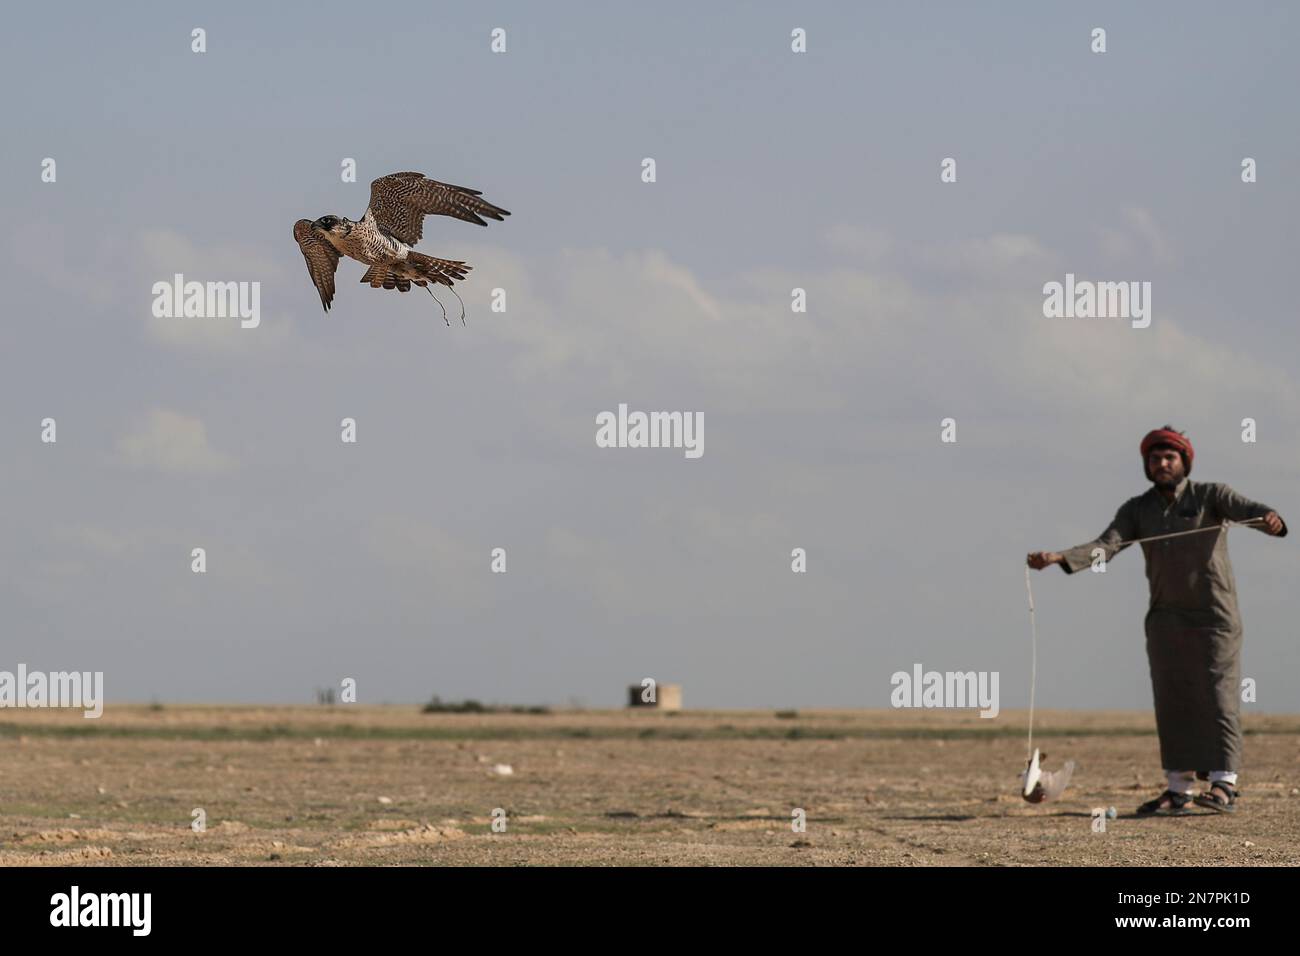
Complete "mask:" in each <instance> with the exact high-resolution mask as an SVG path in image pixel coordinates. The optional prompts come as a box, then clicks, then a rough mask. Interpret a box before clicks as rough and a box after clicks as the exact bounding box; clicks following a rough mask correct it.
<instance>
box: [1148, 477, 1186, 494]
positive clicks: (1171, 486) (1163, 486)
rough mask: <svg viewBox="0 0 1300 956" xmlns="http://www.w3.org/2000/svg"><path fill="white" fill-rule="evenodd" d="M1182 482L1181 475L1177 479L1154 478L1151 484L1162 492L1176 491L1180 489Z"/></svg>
mask: <svg viewBox="0 0 1300 956" xmlns="http://www.w3.org/2000/svg"><path fill="white" fill-rule="evenodd" d="M1182 480H1183V479H1182V476H1181V475H1180V476H1179V477H1177V478H1152V479H1151V482H1152V483H1153V484H1154V485H1155V486H1156V487H1157V488H1159V489H1160V490H1161V491H1175V490H1177V488H1178V483H1179V482H1180V481H1182Z"/></svg>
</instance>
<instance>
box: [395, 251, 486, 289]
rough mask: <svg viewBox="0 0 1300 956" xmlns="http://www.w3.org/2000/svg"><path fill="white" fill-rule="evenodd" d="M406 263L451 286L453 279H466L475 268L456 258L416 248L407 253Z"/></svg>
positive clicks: (434, 279)
mask: <svg viewBox="0 0 1300 956" xmlns="http://www.w3.org/2000/svg"><path fill="white" fill-rule="evenodd" d="M406 264H407V265H408V266H410V267H411V268H412V270H414V271H415V272H418V273H419V274H420V275H422V276H423V277H424V278H426V279H431V280H432V281H434V282H437V283H438V284H439V285H445V286H449V287H450V286H451V284H452V281H453V280H460V279H464V278H465V276H466V275H468V274H469V271H470V269H471V268H473V267H472V266H467V265H465V263H463V262H459V261H457V260H455V259H439V258H437V257H435V256H426V255H425V254H424V253H422V252H416V251H414V250H411V251H410V252H408V253H407V254H406Z"/></svg>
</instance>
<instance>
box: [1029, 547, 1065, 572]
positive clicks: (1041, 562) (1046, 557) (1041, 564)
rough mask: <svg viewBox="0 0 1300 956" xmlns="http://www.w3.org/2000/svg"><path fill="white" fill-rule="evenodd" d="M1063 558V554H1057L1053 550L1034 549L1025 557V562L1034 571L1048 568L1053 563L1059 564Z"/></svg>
mask: <svg viewBox="0 0 1300 956" xmlns="http://www.w3.org/2000/svg"><path fill="white" fill-rule="evenodd" d="M1064 560H1065V555H1063V554H1058V553H1057V552H1055V551H1034V552H1032V553H1030V555H1029V557H1028V558H1027V559H1026V563H1027V564H1028V565H1029V566H1030V567H1031V568H1033V569H1034V570H1035V571H1041V570H1043V568H1050V567H1051V566H1052V565H1054V564H1060V563H1061V562H1062V561H1064Z"/></svg>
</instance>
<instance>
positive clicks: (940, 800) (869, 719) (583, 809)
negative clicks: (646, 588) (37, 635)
mask: <svg viewBox="0 0 1300 956" xmlns="http://www.w3.org/2000/svg"><path fill="white" fill-rule="evenodd" d="M994 723H996V726H991V725H992V724H994ZM1024 726H1025V721H1024V715H1023V714H1015V713H1010V712H1004V713H1003V714H1002V715H1001V717H1000V718H999V719H998V720H997V721H996V722H993V721H982V720H981V719H980V718H979V717H978V716H977V715H976V714H974V713H973V712H952V711H943V712H940V711H929V712H922V711H906V710H900V711H810V712H800V713H799V714H798V715H797V716H793V717H791V716H788V715H787V716H783V717H778V716H777V715H776V714H774V713H772V712H770V711H767V712H700V711H688V712H685V713H681V714H662V713H654V712H613V711H609V712H606V711H576V712H560V713H554V714H549V715H535V716H529V715H465V714H422V713H420V712H419V709H418V708H415V707H402V708H398V707H357V706H343V705H340V706H336V707H332V708H329V707H314V708H306V707H302V708H292V707H277V708H266V707H206V706H203V707H198V706H170V705H168V706H164V707H157V706H154V707H148V706H139V707H117V708H113V709H111V710H109V711H106V712H105V714H104V716H103V717H102V718H100V719H99V720H86V719H84V718H82V717H81V715H80V713H79V712H60V711H48V710H43V711H27V710H5V711H4V712H0V865H41V864H85V865H97V864H103V865H135V864H139V865H150V864H194V865H205V864H240V865H244V864H247V865H272V866H278V865H306V866H346V865H357V864H364V865H373V864H400V865H428V864H450V865H463V864H477V865H518V864H528V865H554V864H561V865H574V864H582V865H662V864H678V865H697V864H705V865H731V864H740V865H769V864H777V865H811V864H817V865H859V866H862V865H868V866H870V865H886V866H936V865H937V866H943V865H954V864H956V865H989V866H1005V865H1010V866H1033V865H1038V864H1060V865H1071V866H1110V865H1117V864H1138V865H1142V864H1152V865H1164V866H1170V865H1178V866H1200V865H1206V864H1210V865H1223V864H1228V865H1236V866H1241V865H1279V864H1281V865H1294V864H1297V863H1300V789H1297V788H1300V717H1289V716H1253V717H1248V718H1247V719H1246V733H1247V738H1246V757H1247V761H1248V769H1247V772H1245V773H1244V774H1243V775H1242V779H1241V786H1242V788H1243V793H1244V796H1243V798H1242V801H1241V803H1240V804H1239V812H1238V813H1236V814H1235V815H1231V816H1229V815H1220V814H1214V813H1212V812H1210V811H1200V810H1198V811H1197V812H1196V814H1195V815H1193V816H1188V817H1181V818H1163V819H1137V818H1135V817H1134V816H1133V809H1134V808H1135V807H1136V806H1137V804H1138V803H1140V802H1142V801H1143V800H1145V799H1147V798H1148V797H1151V796H1154V795H1155V794H1156V793H1158V792H1159V791H1160V790H1161V789H1163V784H1164V779H1163V776H1162V775H1161V773H1160V771H1159V767H1158V751H1157V748H1156V739H1155V735H1154V725H1153V721H1152V717H1151V715H1150V714H1139V713H1114V712H1110V713H1097V712H1092V713H1084V712H1051V711H1047V712H1039V714H1038V715H1037V718H1036V721H1035V728H1036V729H1035V740H1036V742H1037V743H1038V744H1039V745H1040V746H1041V747H1042V748H1043V749H1044V750H1046V751H1047V753H1048V757H1047V759H1046V760H1045V761H1044V764H1045V766H1047V767H1048V768H1050V769H1055V768H1056V767H1059V766H1060V764H1061V763H1062V762H1063V761H1065V760H1067V759H1072V760H1074V761H1076V763H1077V764H1078V770H1077V771H1076V773H1075V777H1074V783H1073V784H1072V786H1071V787H1070V789H1069V790H1068V791H1067V792H1066V794H1065V796H1064V797H1063V798H1062V799H1061V801H1059V802H1057V803H1049V804H1043V805H1040V806H1030V805H1028V804H1026V803H1024V802H1023V801H1021V799H1020V798H1019V796H1018V780H1017V775H1018V773H1019V772H1020V770H1021V769H1022V767H1023V763H1024V758H1025V739H1024V736H1023V733H1024V731H1023V728H1024ZM501 764H506V765H509V766H510V767H511V768H512V769H513V773H511V774H509V775H505V774H502V773H499V772H497V770H496V769H495V768H496V767H497V765H501ZM1109 806H1114V807H1115V808H1116V809H1117V811H1118V813H1119V817H1118V819H1116V820H1113V821H1111V822H1110V823H1109V824H1108V826H1107V830H1106V832H1105V833H1094V832H1093V830H1092V826H1091V819H1090V810H1091V808H1093V807H1109ZM195 808H202V809H203V811H204V812H205V814H206V824H207V825H206V829H205V830H204V832H201V833H198V832H194V831H193V830H192V828H191V821H192V819H193V817H192V811H193V810H194V809H195ZM497 808H500V809H501V810H504V811H505V819H506V831H505V832H504V833H494V832H493V830H492V817H493V811H494V810H495V809H497ZM795 808H802V809H803V810H804V811H805V812H806V817H807V830H806V832H804V833H796V832H794V831H793V830H792V827H791V814H792V812H793V810H794V809H795Z"/></svg>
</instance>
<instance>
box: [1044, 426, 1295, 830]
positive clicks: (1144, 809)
mask: <svg viewBox="0 0 1300 956" xmlns="http://www.w3.org/2000/svg"><path fill="white" fill-rule="evenodd" d="M1141 448H1142V466H1143V468H1144V469H1145V471H1146V476H1147V479H1148V480H1150V482H1151V484H1152V487H1151V488H1150V489H1149V490H1148V491H1147V492H1146V493H1145V494H1142V495H1138V496H1137V497H1136V498H1130V499H1129V500H1128V501H1126V502H1124V504H1123V505H1121V506H1120V509H1119V511H1118V512H1116V514H1115V520H1114V521H1112V522H1111V523H1110V527H1108V528H1107V529H1106V530H1105V531H1103V532H1102V533H1101V536H1100V537H1099V538H1097V539H1096V540H1095V541H1089V542H1088V543H1087V544H1081V545H1079V546H1078V547H1075V548H1070V549H1069V550H1068V551H1064V552H1061V553H1059V554H1058V553H1057V552H1054V551H1035V552H1033V553H1032V554H1030V555H1029V558H1028V563H1029V566H1030V567H1031V568H1036V569H1042V568H1046V567H1049V566H1050V565H1053V564H1059V565H1060V566H1061V568H1062V570H1064V571H1065V573H1066V574H1073V573H1074V572H1075V571H1079V570H1082V569H1083V568H1087V567H1090V566H1091V565H1092V564H1093V562H1094V560H1097V561H1109V560H1110V559H1111V558H1112V557H1113V556H1114V555H1115V554H1117V553H1118V552H1120V551H1123V550H1124V548H1126V547H1128V544H1127V543H1125V542H1131V541H1133V540H1134V539H1136V538H1147V537H1152V536H1154V535H1161V534H1171V533H1173V532H1177V531H1190V530H1193V529H1196V528H1212V527H1214V526H1215V525H1219V524H1221V523H1222V522H1223V521H1225V520H1228V521H1246V520H1248V519H1251V518H1256V519H1259V520H1258V521H1257V522H1256V523H1255V525H1254V526H1255V527H1257V528H1259V529H1260V530H1262V531H1265V532H1267V533H1268V534H1271V535H1276V536H1277V537H1284V536H1285V535H1286V533H1287V527H1286V524H1285V522H1283V521H1282V519H1281V518H1279V517H1278V514H1277V512H1276V511H1274V510H1273V509H1272V508H1270V507H1268V506H1267V505H1261V504H1259V503H1258V502H1254V501H1250V500H1249V499H1247V498H1243V497H1242V496H1241V495H1239V494H1237V493H1236V492H1235V491H1233V490H1232V489H1231V488H1229V487H1228V486H1227V485H1224V484H1218V483H1215V482H1200V481H1197V482H1193V481H1190V480H1189V479H1188V477H1187V476H1188V475H1189V474H1190V473H1191V470H1192V459H1193V457H1194V452H1193V451H1192V443H1191V442H1190V441H1188V440H1187V437H1186V436H1185V435H1184V434H1183V433H1182V432H1178V431H1174V429H1173V428H1172V427H1171V426H1169V425H1166V426H1165V427H1164V428H1157V429H1156V430H1155V431H1153V432H1150V433H1149V434H1148V435H1147V436H1146V437H1145V438H1143V439H1142V446H1141ZM1094 551H1095V552H1096V553H1095V554H1094ZM1142 551H1143V554H1145V556H1146V563H1147V581H1148V583H1149V584H1150V587H1151V606H1150V610H1148V611H1147V616H1146V636H1147V660H1148V661H1149V662H1150V665H1151V689H1152V692H1153V696H1154V697H1155V705H1156V732H1157V733H1158V734H1159V737H1160V761H1161V763H1162V765H1163V766H1164V768H1165V774H1166V775H1167V776H1168V778H1169V784H1168V786H1167V787H1166V788H1165V791H1164V793H1162V794H1160V796H1158V797H1156V798H1155V799H1154V800H1149V801H1147V802H1146V803H1144V804H1142V805H1141V806H1140V807H1138V810H1137V812H1138V813H1139V814H1143V815H1146V814H1153V813H1159V814H1162V815H1170V816H1173V815H1181V814H1185V813H1189V812H1191V811H1190V810H1189V809H1188V808H1187V804H1188V803H1190V802H1192V800H1193V798H1192V796H1191V794H1192V790H1193V788H1194V786H1195V775H1196V774H1197V772H1198V771H1199V772H1200V774H1201V777H1202V779H1205V778H1206V777H1207V776H1208V779H1209V781H1210V789H1209V790H1208V791H1206V792H1204V793H1202V794H1200V795H1199V796H1197V797H1195V803H1196V804H1197V805H1198V806H1202V807H1208V808H1210V809H1211V810H1217V811H1219V812H1221V813H1231V812H1232V811H1234V810H1236V802H1237V797H1238V791H1237V789H1236V784H1237V771H1238V769H1239V768H1240V766H1241V713H1240V710H1241V699H1240V696H1239V695H1240V684H1241V618H1240V617H1239V616H1238V613H1237V585H1236V582H1235V581H1234V580H1233V577H1232V564H1231V563H1230V562H1229V561H1228V533H1227V529H1226V528H1224V529H1222V530H1220V531H1218V532H1214V531H1206V532H1204V533H1202V534H1189V535H1182V536H1179V537H1176V538H1165V539H1163V540H1161V541H1150V542H1146V543H1144V544H1143V545H1142ZM1103 567H1104V565H1103Z"/></svg>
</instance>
